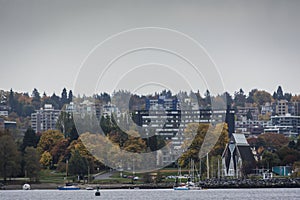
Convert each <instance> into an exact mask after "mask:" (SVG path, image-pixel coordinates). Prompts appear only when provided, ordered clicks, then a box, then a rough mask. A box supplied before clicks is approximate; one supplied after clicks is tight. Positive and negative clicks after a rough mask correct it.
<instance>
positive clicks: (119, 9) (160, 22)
mask: <svg viewBox="0 0 300 200" xmlns="http://www.w3.org/2000/svg"><path fill="white" fill-rule="evenodd" d="M299 8H300V1H292V0H287V1H280V0H266V1H246V0H241V1H233V0H232V1H231V0H229V1H185V2H183V1H163V2H162V1H151V2H149V1H126V2H125V1H111V2H109V1H89V2H88V3H86V2H84V1H76V0H75V1H71V0H66V1H56V0H54V1H43V2H39V1H33V0H28V1H16V0H10V1H4V0H0V25H1V32H0V43H1V46H0V70H1V73H0V89H1V90H10V89H11V88H12V89H13V90H14V91H19V92H28V93H30V94H31V92H32V90H33V88H37V89H38V90H39V92H40V93H41V94H43V92H44V91H45V92H46V93H47V95H52V93H53V92H55V93H56V94H57V95H60V93H61V91H62V89H63V88H64V87H65V88H67V89H68V90H73V91H74V90H75V89H76V88H74V87H75V86H76V77H77V75H78V74H79V70H80V66H81V64H82V63H83V61H84V60H85V58H86V57H87V55H88V54H89V53H90V52H91V50H92V49H93V48H94V47H95V46H97V45H98V44H99V43H101V42H103V41H104V40H106V39H107V38H108V37H110V36H112V35H114V34H117V33H120V32H122V31H125V30H130V29H134V28H137V27H162V28H168V29H172V30H176V31H179V32H182V33H184V34H187V35H189V36H190V37H192V38H194V39H195V40H196V41H197V42H198V43H199V44H201V45H202V46H203V47H204V49H205V50H206V52H207V53H208V54H209V56H210V57H211V59H212V60H213V62H214V63H215V64H216V66H217V69H218V71H219V73H220V75H221V79H222V80H223V83H222V84H223V86H224V88H222V89H223V91H228V92H229V93H230V94H232V95H233V94H234V92H235V91H238V90H239V89H240V88H242V89H243V90H244V92H245V93H246V94H248V92H249V91H250V90H251V89H259V90H266V91H267V92H269V93H271V94H272V93H273V92H274V91H276V90H277V88H278V86H279V85H280V86H281V87H282V88H283V91H284V92H287V93H292V94H300V87H299V74H300V57H299V55H300V49H299V47H298V46H299V44H300V37H299V35H300V21H299V19H300V13H299ZM137 39H138V38H137ZM180 42H181V41H178V45H181V43H180ZM123 45H124V43H121V44H114V46H111V47H112V49H120V46H123ZM182 46H183V45H182ZM106 50H107V51H106V52H105V53H107V55H111V54H110V50H111V49H106ZM190 53H191V54H196V52H194V51H191V52H190ZM156 55H158V54H156V52H155V53H151V54H147V55H144V57H143V55H142V56H140V57H139V63H138V64H144V63H149V60H151V59H149V57H150V58H151V56H156ZM147 56H148V57H147ZM159 56H162V54H159V55H158V57H159ZM196 56H197V55H196ZM128 60H130V57H129V58H128V59H127V60H124V62H125V63H123V64H124V66H125V65H129V64H130V62H129V61H128ZM158 60H160V61H162V64H165V63H164V62H163V58H162V59H161V58H160V57H159V59H158ZM95 63H97V60H96V61H95ZM166 63H167V62H166ZM173 63H174V62H173ZM167 64H169V65H170V64H172V62H169V63H167ZM178 65H179V64H178ZM122 66H123V65H122V63H121V64H118V65H116V66H115V71H111V74H112V75H108V77H107V79H109V78H111V79H112V80H113V78H114V74H116V72H118V71H119V69H121V68H122ZM131 67H134V66H131ZM151 67H153V72H148V71H144V72H139V71H137V72H136V74H131V76H129V77H131V78H133V79H134V78H136V79H137V80H136V81H137V82H138V81H143V80H144V79H145V77H148V78H149V77H150V79H151V77H155V78H157V67H159V65H156V66H151ZM171 67H173V66H171ZM177 67H178V66H177ZM181 67H182V66H181ZM99 68H100V69H99V71H103V70H104V67H103V66H102V65H101V66H99ZM178 69H180V67H178ZM203 69H204V68H203ZM155 70H156V71H155ZM184 70H185V69H184ZM90 73H93V71H91V72H90ZM165 73H167V71H166V72H165ZM186 73H189V72H186ZM189 74H191V73H189ZM179 75H180V74H179ZM98 76H100V74H98ZM120 76H121V75H120ZM166 77H167V79H170V84H173V86H174V87H175V89H180V88H181V84H182V82H180V81H176V80H175V81H174V82H175V83H174V82H172V83H171V81H172V77H168V76H166ZM160 78H161V79H158V80H163V77H160ZM150 79H149V80H150ZM125 80H127V79H124V81H125ZM128 80H130V79H128ZM128 80H127V81H125V82H124V83H122V82H120V83H122V84H121V86H122V87H123V89H129V88H130V87H131V86H130V84H129V82H130V81H128ZM191 81H194V82H196V81H198V80H191ZM201 81H202V80H200V82H201ZM86 82H87V83H86V85H83V89H84V88H86V89H90V88H92V90H89V91H88V92H87V93H90V91H94V90H95V89H94V88H96V89H97V88H98V86H97V83H92V84H91V83H89V79H88V78H86ZM200 82H199V88H196V89H199V91H200V92H201V94H203V93H204V92H205V90H206V89H207V88H205V87H203V85H204V84H203V83H200ZM126 83H128V85H127V84H126ZM176 83H177V85H176ZM93 84H94V85H93ZM174 84H175V85H174ZM194 85H195V84H194ZM101 88H103V91H102V92H109V93H111V91H110V90H111V84H110V83H109V84H107V85H105V84H102V85H101ZM157 88H160V89H162V88H163V87H157ZM157 88H156V89H157ZM145 91H146V92H147V90H145ZM152 91H153V89H152ZM99 92H101V91H99ZM148 92H150V90H149V91H148ZM75 95H76V91H75Z"/></svg>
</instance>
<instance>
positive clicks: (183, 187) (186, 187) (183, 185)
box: [174, 184, 190, 190]
mask: <svg viewBox="0 0 300 200" xmlns="http://www.w3.org/2000/svg"><path fill="white" fill-rule="evenodd" d="M189 189H190V188H189V187H188V186H187V185H185V184H180V185H179V186H175V187H174V190H189Z"/></svg>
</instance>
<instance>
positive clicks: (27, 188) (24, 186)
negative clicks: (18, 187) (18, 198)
mask: <svg viewBox="0 0 300 200" xmlns="http://www.w3.org/2000/svg"><path fill="white" fill-rule="evenodd" d="M22 188H23V190H30V189H31V187H30V185H29V184H28V183H25V184H24V185H23V187H22Z"/></svg>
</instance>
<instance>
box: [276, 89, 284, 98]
mask: <svg viewBox="0 0 300 200" xmlns="http://www.w3.org/2000/svg"><path fill="white" fill-rule="evenodd" d="M277 99H278V100H282V99H284V96H283V91H282V88H281V86H278V89H277Z"/></svg>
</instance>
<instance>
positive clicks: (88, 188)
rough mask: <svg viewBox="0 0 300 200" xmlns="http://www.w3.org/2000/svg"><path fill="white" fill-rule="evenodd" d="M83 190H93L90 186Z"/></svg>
mask: <svg viewBox="0 0 300 200" xmlns="http://www.w3.org/2000/svg"><path fill="white" fill-rule="evenodd" d="M85 189H86V190H94V188H93V187H91V186H88V187H86V188H85Z"/></svg>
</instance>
